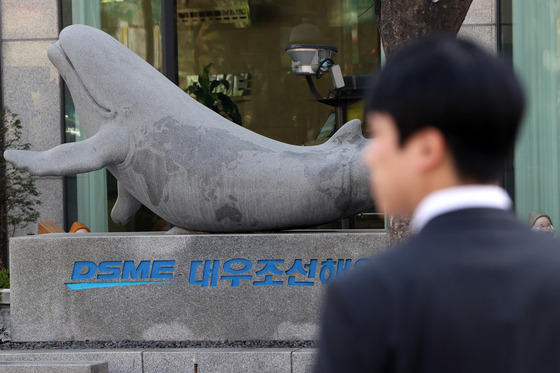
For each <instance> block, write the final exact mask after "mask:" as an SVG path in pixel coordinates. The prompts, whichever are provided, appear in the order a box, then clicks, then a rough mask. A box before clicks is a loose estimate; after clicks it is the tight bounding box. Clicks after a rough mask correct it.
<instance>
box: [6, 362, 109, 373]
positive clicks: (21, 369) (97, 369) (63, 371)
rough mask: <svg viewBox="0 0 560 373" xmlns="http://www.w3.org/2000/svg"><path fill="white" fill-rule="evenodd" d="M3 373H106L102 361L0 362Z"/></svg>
mask: <svg viewBox="0 0 560 373" xmlns="http://www.w3.org/2000/svg"><path fill="white" fill-rule="evenodd" d="M0 371H1V372H4V373H108V372H109V370H108V368H107V363H106V362H102V361H82V362H73V361H70V362H68V361H67V362H55V361H11V362H0Z"/></svg>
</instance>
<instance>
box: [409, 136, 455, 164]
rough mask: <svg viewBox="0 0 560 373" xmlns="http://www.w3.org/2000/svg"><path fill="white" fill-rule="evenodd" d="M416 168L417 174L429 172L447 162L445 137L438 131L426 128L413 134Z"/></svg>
mask: <svg viewBox="0 0 560 373" xmlns="http://www.w3.org/2000/svg"><path fill="white" fill-rule="evenodd" d="M413 140H414V148H415V149H414V152H415V157H417V158H416V161H415V164H416V168H417V170H418V171H419V172H421V173H424V172H429V171H432V170H434V169H436V168H438V167H440V166H441V165H442V164H444V163H446V162H447V161H448V159H447V157H448V151H447V144H446V142H445V137H444V136H443V134H442V133H441V131H439V130H438V129H436V128H434V127H426V128H423V129H421V130H420V131H418V132H417V133H416V134H414V139H413Z"/></svg>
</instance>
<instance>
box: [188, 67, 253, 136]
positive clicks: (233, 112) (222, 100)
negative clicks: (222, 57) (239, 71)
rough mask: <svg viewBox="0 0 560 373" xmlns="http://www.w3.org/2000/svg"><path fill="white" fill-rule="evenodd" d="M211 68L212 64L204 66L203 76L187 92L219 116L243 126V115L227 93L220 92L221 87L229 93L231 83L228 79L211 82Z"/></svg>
mask: <svg viewBox="0 0 560 373" xmlns="http://www.w3.org/2000/svg"><path fill="white" fill-rule="evenodd" d="M211 67H212V64H208V65H206V66H204V69H203V70H202V74H201V75H200V76H199V77H198V83H193V84H191V85H190V86H188V87H187V88H186V89H185V92H187V93H188V94H190V95H191V96H193V97H194V98H196V99H197V100H198V102H200V103H201V104H203V105H204V106H206V107H209V108H210V109H212V110H214V111H215V112H216V113H218V114H221V115H224V114H225V115H224V116H225V117H228V118H229V119H231V120H232V121H233V122H234V123H237V124H239V125H240V126H242V122H241V114H239V108H238V107H237V105H236V104H235V103H234V102H233V101H232V100H231V98H230V97H229V96H228V95H227V94H226V93H223V92H219V91H218V90H219V88H220V86H222V87H223V89H224V91H225V92H227V91H228V90H229V88H230V87H229V82H228V81H227V80H226V79H221V80H218V79H214V80H210V68H211ZM222 112H223V114H222Z"/></svg>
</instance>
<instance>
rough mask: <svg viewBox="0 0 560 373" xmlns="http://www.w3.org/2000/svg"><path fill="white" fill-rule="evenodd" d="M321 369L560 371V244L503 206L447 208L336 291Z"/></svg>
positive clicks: (325, 326) (327, 314)
mask: <svg viewBox="0 0 560 373" xmlns="http://www.w3.org/2000/svg"><path fill="white" fill-rule="evenodd" d="M319 344H320V349H319V354H318V359H317V361H316V366H315V372H316V373H328V372H337V373H341V372H426V373H428V372H429V373H436V372H442V373H443V372H445V373H460V372H472V373H475V372H476V373H484V372H491V373H500V372H528V373H547V372H551V373H552V372H555V373H558V372H560V245H559V244H558V242H557V241H556V239H554V238H553V237H552V236H549V235H547V234H545V233H541V232H531V231H530V230H529V229H528V228H527V227H526V226H524V225H523V224H521V223H520V222H519V221H517V219H516V218H515V216H514V215H513V214H512V213H510V212H506V211H502V210H498V209H465V210H458V211H454V212H450V213H447V214H444V215H440V216H438V217H436V218H434V219H433V220H431V221H430V222H428V224H427V225H426V226H425V227H424V229H422V230H421V231H420V233H418V234H417V235H415V236H413V237H412V238H411V239H410V240H409V242H408V243H406V244H403V245H402V246H399V247H396V248H394V249H392V250H389V251H387V252H385V253H383V254H381V255H379V256H376V257H374V258H373V260H372V262H370V263H368V264H367V265H363V266H362V267H360V268H359V269H356V270H355V271H354V272H352V273H350V274H348V275H346V276H345V277H342V278H340V279H339V280H337V281H334V282H333V283H332V284H331V285H330V286H329V287H328V290H327V301H326V304H325V308H324V313H323V322H322V331H321V337H320V341H319Z"/></svg>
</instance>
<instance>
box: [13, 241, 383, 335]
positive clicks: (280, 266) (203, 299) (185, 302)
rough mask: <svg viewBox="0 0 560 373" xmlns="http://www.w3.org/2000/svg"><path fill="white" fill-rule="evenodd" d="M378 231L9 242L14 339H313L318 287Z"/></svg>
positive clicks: (359, 254)
mask: <svg viewBox="0 0 560 373" xmlns="http://www.w3.org/2000/svg"><path fill="white" fill-rule="evenodd" d="M384 246H385V233H383V232H379V231H352V232H340V231H314V232H312V231H306V232H286V233H269V234H197V235H161V234H160V235H158V234H134V235H122V234H82V235H78V234H72V235H68V234H46V235H41V236H28V237H18V238H14V239H11V240H10V270H11V272H10V273H11V289H10V291H11V305H10V308H11V339H12V341H16V342H17V341H71V340H75V341H79V340H82V341H83V340H134V341H145V340H175V341H180V340H204V339H208V340H226V339H227V340H252V339H262V340H315V339H316V338H317V329H318V323H319V315H320V307H321V305H322V294H323V291H324V289H325V285H326V284H327V283H328V282H330V281H331V280H333V279H334V278H336V277H339V276H343V275H344V274H345V273H346V272H348V271H351V270H352V269H353V268H354V267H356V266H357V265H359V264H361V263H363V262H364V261H365V260H368V259H367V258H368V257H370V256H371V255H372V254H374V253H375V252H377V251H380V250H382V248H384Z"/></svg>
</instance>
